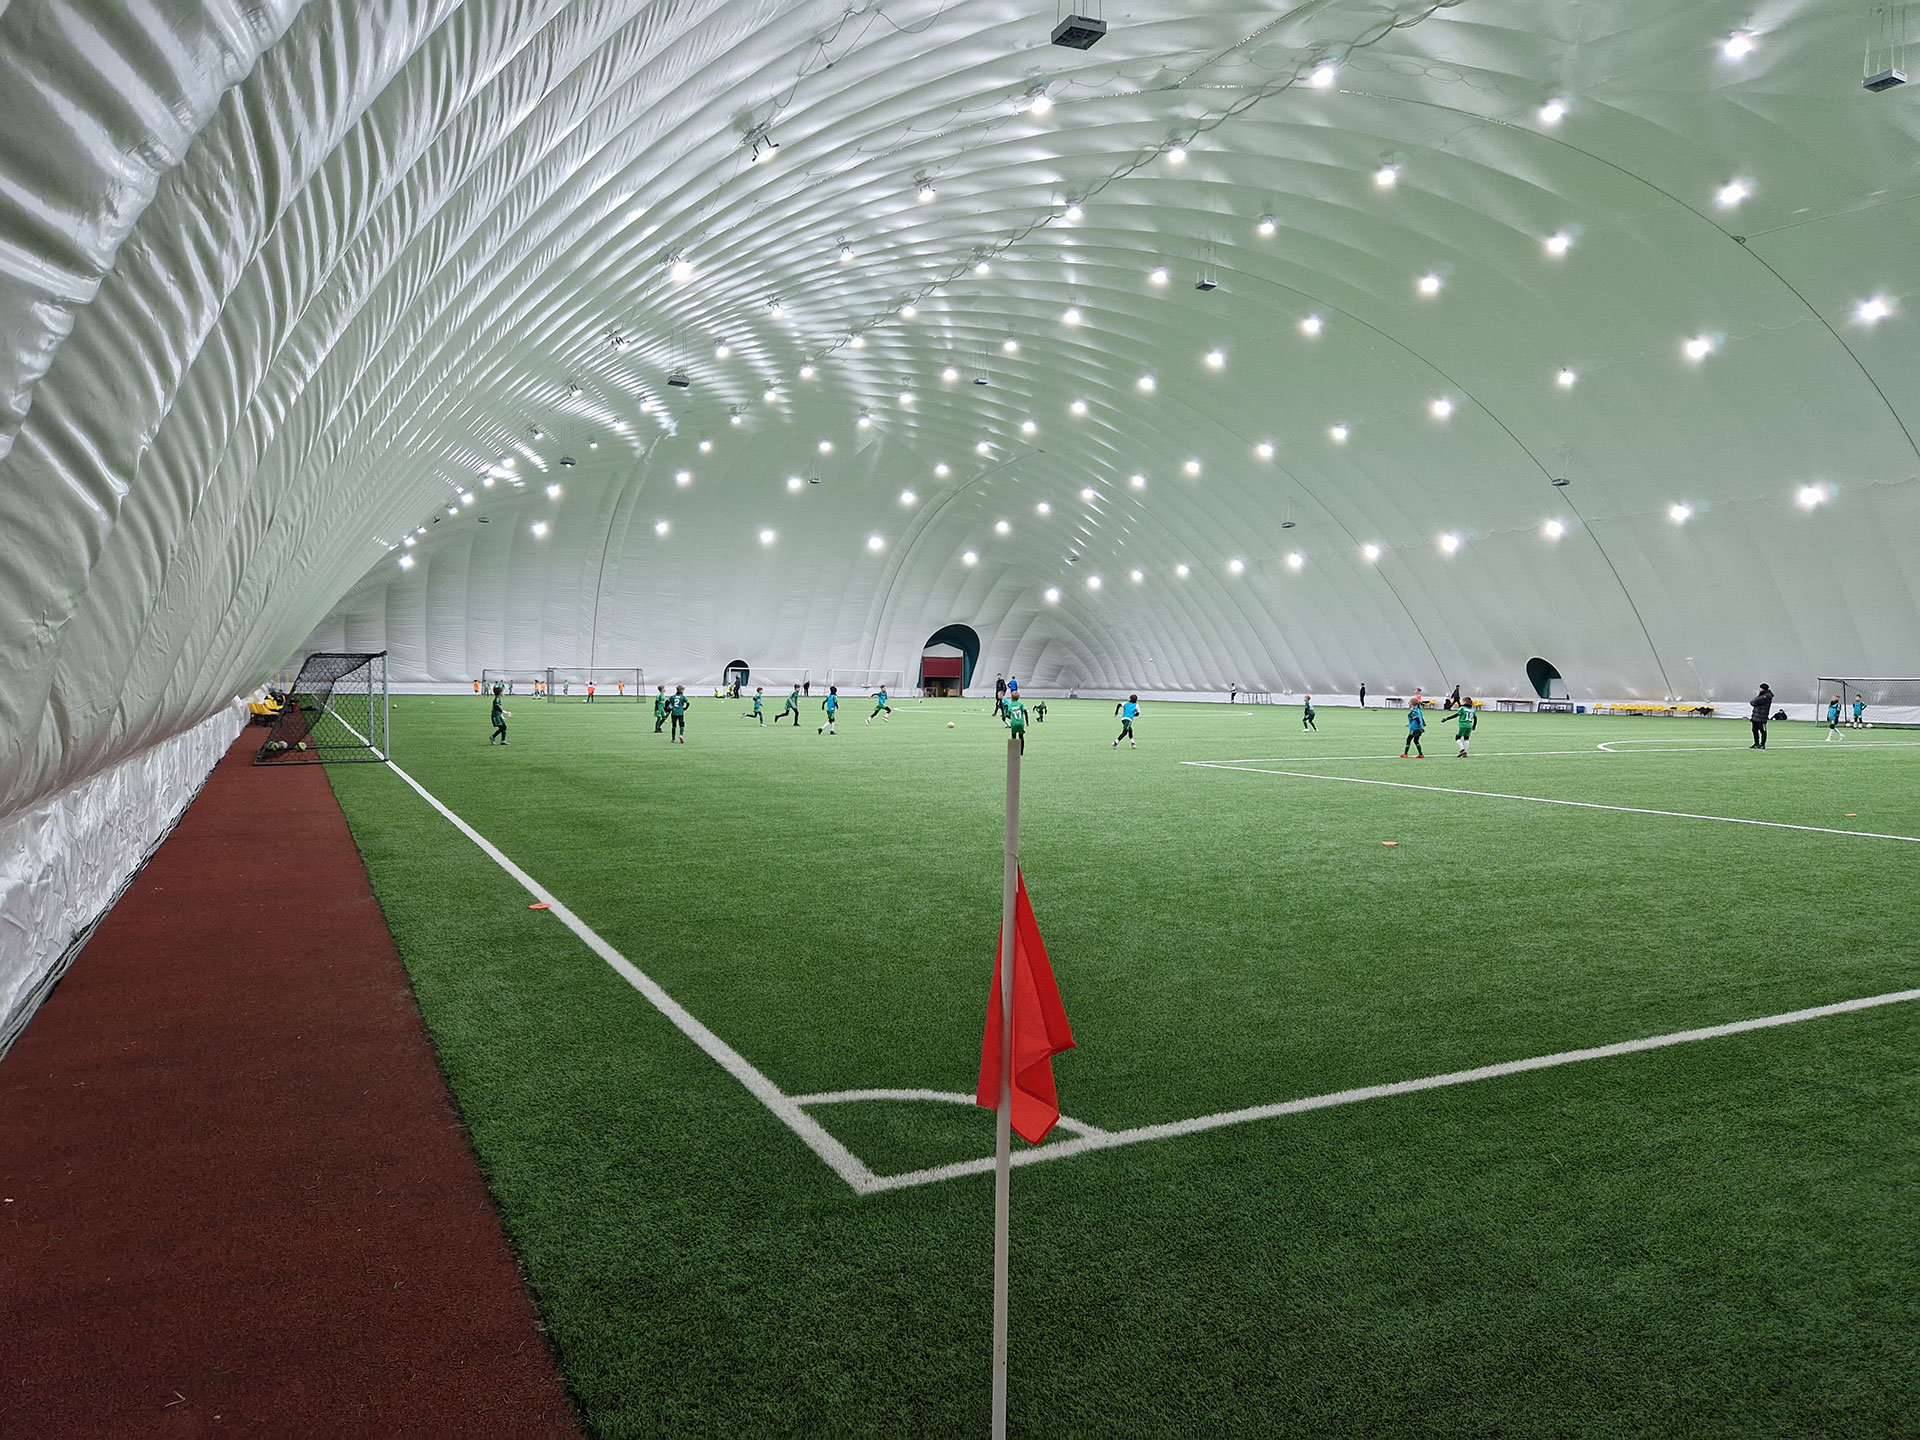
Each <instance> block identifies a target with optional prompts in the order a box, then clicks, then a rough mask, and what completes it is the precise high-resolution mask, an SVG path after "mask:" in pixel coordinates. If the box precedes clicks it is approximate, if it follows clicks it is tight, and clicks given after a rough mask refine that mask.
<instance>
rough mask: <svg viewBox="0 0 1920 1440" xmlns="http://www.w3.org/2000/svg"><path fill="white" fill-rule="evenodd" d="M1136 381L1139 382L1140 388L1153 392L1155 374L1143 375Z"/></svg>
mask: <svg viewBox="0 0 1920 1440" xmlns="http://www.w3.org/2000/svg"><path fill="white" fill-rule="evenodd" d="M1136 383H1138V385H1139V386H1140V388H1141V389H1142V390H1145V391H1147V392H1148V393H1152V390H1153V384H1154V381H1153V376H1151V375H1142V376H1141V377H1140V379H1139V380H1138V382H1136Z"/></svg>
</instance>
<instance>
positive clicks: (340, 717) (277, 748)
mask: <svg viewBox="0 0 1920 1440" xmlns="http://www.w3.org/2000/svg"><path fill="white" fill-rule="evenodd" d="M387 754H388V750H387V652H386V651H384V650H381V651H379V652H377V653H373V654H368V653H366V652H342V651H334V650H317V651H315V652H314V653H313V654H311V655H309V656H307V658H306V659H305V660H304V661H303V662H302V663H301V666H300V673H299V674H298V675H297V676H295V677H294V681H293V685H292V687H291V688H290V689H288V691H287V692H286V694H285V695H284V696H283V697H282V699H281V704H280V713H279V714H278V715H276V716H275V717H274V720H273V725H272V727H271V728H270V729H269V730H268V731H267V739H266V743H265V744H263V745H262V746H261V747H260V753H259V754H257V755H255V756H254V757H253V763H254V764H256V765H311V764H314V763H316V762H321V761H324V762H329V763H331V762H334V761H340V760H385V759H386V758H387Z"/></svg>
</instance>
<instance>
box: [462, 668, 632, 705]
mask: <svg viewBox="0 0 1920 1440" xmlns="http://www.w3.org/2000/svg"><path fill="white" fill-rule="evenodd" d="M646 678H647V677H646V672H645V671H643V670H640V669H638V668H637V667H635V666H631V665H629V666H625V667H612V668H609V667H606V666H592V665H548V666H545V667H543V668H541V669H537V670H482V671H481V672H480V689H481V692H482V693H483V694H487V695H491V694H492V693H493V687H494V686H495V685H500V686H504V687H505V689H506V693H507V694H509V695H528V696H534V697H536V698H545V699H548V700H585V699H586V698H587V687H588V686H589V685H591V686H592V687H593V698H594V699H595V700H596V701H600V700H638V699H640V698H641V696H640V687H641V686H642V685H643V684H644V683H645V682H646Z"/></svg>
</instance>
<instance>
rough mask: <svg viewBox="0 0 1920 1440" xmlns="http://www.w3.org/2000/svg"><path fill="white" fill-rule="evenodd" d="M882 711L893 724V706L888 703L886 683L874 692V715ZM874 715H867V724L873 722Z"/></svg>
mask: <svg viewBox="0 0 1920 1440" xmlns="http://www.w3.org/2000/svg"><path fill="white" fill-rule="evenodd" d="M830 688H832V689H834V690H837V689H838V688H839V687H838V686H833V687H830ZM882 711H885V712H886V716H887V723H888V724H889V725H891V724H892V723H893V707H892V706H891V705H889V704H887V687H886V686H884V685H882V686H881V687H880V688H879V689H878V690H876V691H874V692H873V715H878V714H880V713H881V712H882ZM873 715H869V716H867V724H869V725H871V724H873Z"/></svg>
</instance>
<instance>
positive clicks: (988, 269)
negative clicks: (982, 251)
mask: <svg viewBox="0 0 1920 1440" xmlns="http://www.w3.org/2000/svg"><path fill="white" fill-rule="evenodd" d="M973 273H974V274H976V275H991V274H992V273H993V266H991V265H989V264H988V263H987V262H986V261H984V260H980V261H977V262H975V264H974V267H973Z"/></svg>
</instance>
